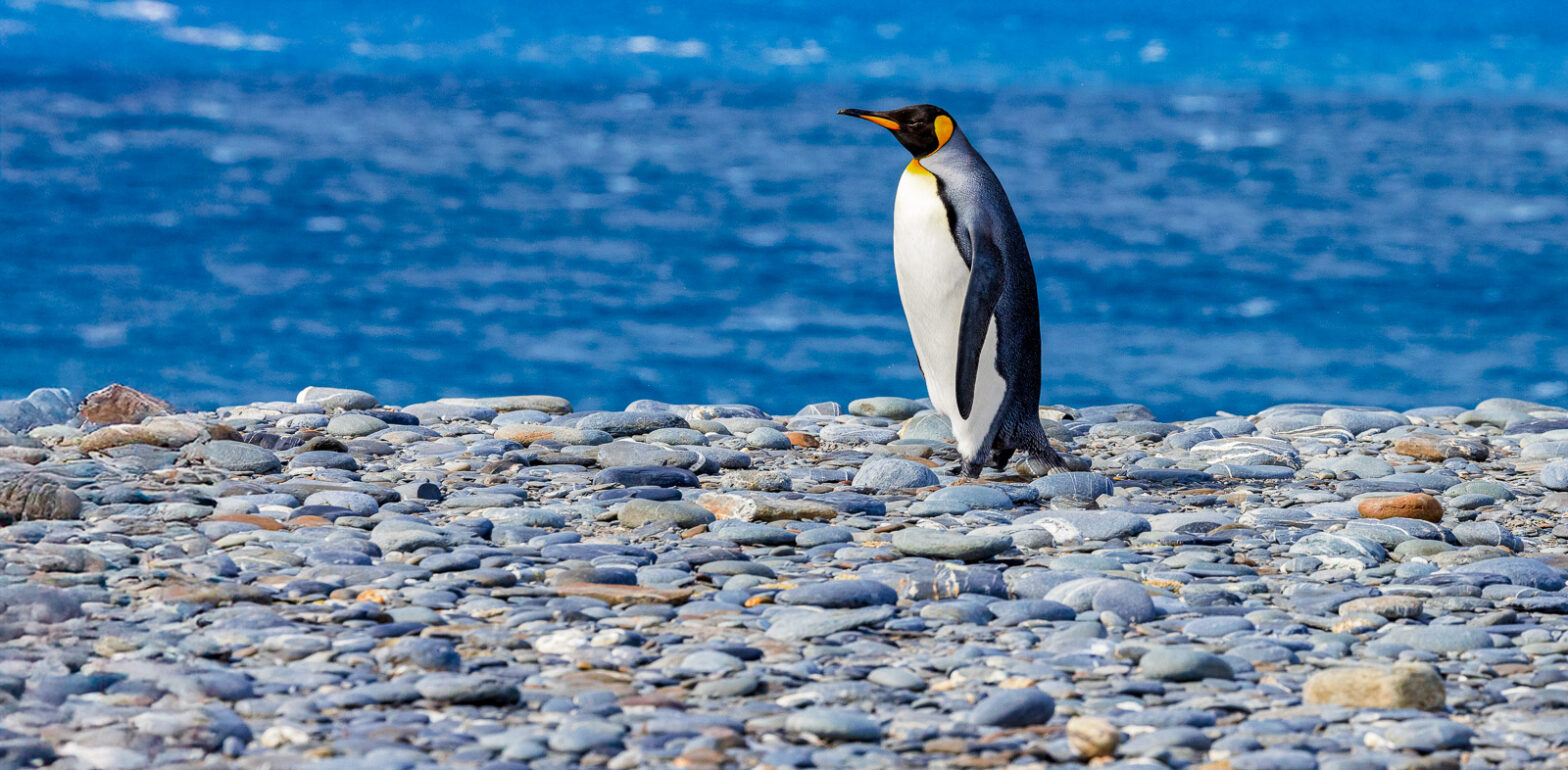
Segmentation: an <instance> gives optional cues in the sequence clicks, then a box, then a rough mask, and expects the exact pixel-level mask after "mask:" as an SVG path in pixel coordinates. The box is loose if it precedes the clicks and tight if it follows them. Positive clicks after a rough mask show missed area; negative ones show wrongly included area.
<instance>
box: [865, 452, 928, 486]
mask: <svg viewBox="0 0 1568 770" xmlns="http://www.w3.org/2000/svg"><path fill="white" fill-rule="evenodd" d="M850 483H851V484H853V485H854V486H857V487H865V488H869V489H877V490H886V489H917V488H921V487H934V486H936V485H937V484H938V483H939V482H938V481H937V478H936V474H935V473H933V472H932V471H931V469H930V468H927V467H926V466H924V465H921V464H920V463H917V462H912V461H910V460H901V459H898V458H896V457H873V458H871V459H869V460H867V461H866V462H865V464H863V465H861V466H860V471H859V472H857V473H856V474H855V480H854V481H852V482H850Z"/></svg>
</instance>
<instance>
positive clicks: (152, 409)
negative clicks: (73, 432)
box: [81, 383, 174, 425]
mask: <svg viewBox="0 0 1568 770" xmlns="http://www.w3.org/2000/svg"><path fill="white" fill-rule="evenodd" d="M173 413H174V407H172V406H170V405H169V402H167V401H164V400H163V399H161V398H158V397H156V396H149V395H147V394H146V393H143V392H141V391H139V390H136V389H135V388H127V387H125V386H124V385H121V384H119V383H115V384H113V385H110V386H109V387H107V388H104V389H102V390H95V391H93V392H91V393H88V394H87V398H84V399H82V408H81V416H82V419H83V420H86V421H87V422H94V423H98V424H99V425H120V424H125V423H138V422H141V421H142V420H145V419H147V418H148V417H153V416H155V415H160V414H173Z"/></svg>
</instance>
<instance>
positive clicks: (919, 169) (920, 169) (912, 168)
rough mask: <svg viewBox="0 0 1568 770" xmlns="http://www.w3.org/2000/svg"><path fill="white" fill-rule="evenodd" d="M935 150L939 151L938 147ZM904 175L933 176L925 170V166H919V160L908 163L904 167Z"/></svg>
mask: <svg viewBox="0 0 1568 770" xmlns="http://www.w3.org/2000/svg"><path fill="white" fill-rule="evenodd" d="M937 149H941V148H940V147H938V148H937ZM904 173H906V174H925V175H926V176H934V174H932V173H931V172H930V171H927V170H926V167H925V166H922V165H920V159H919V158H915V159H914V160H912V161H910V162H909V165H907V166H905V167H904Z"/></svg>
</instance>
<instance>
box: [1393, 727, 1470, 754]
mask: <svg viewBox="0 0 1568 770" xmlns="http://www.w3.org/2000/svg"><path fill="white" fill-rule="evenodd" d="M1474 739H1475V730H1473V729H1471V728H1470V727H1468V726H1466V725H1462V724H1460V723H1458V722H1455V721H1453V720H1451V719H1412V720H1410V721H1408V722H1400V723H1398V724H1395V725H1392V726H1390V727H1388V728H1387V729H1385V730H1384V731H1383V740H1385V741H1387V742H1388V743H1389V745H1390V747H1391V748H1394V749H1396V750H1406V751H1416V752H1420V753H1422V754H1429V753H1431V752H1434V751H1444V750H1449V749H1466V748H1469V747H1470V742H1471V741H1472V740H1474Z"/></svg>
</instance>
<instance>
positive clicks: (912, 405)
mask: <svg viewBox="0 0 1568 770" xmlns="http://www.w3.org/2000/svg"><path fill="white" fill-rule="evenodd" d="M924 408H925V407H924V406H922V405H921V404H920V402H919V401H915V400H912V399H908V398H899V397H897V396H877V397H874V398H857V399H855V400H854V401H851V402H849V413H850V414H853V415H856V416H858V417H884V418H886V419H889V420H907V419H909V418H911V417H913V416H915V413H916V412H919V411H920V410H922V409H924Z"/></svg>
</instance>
